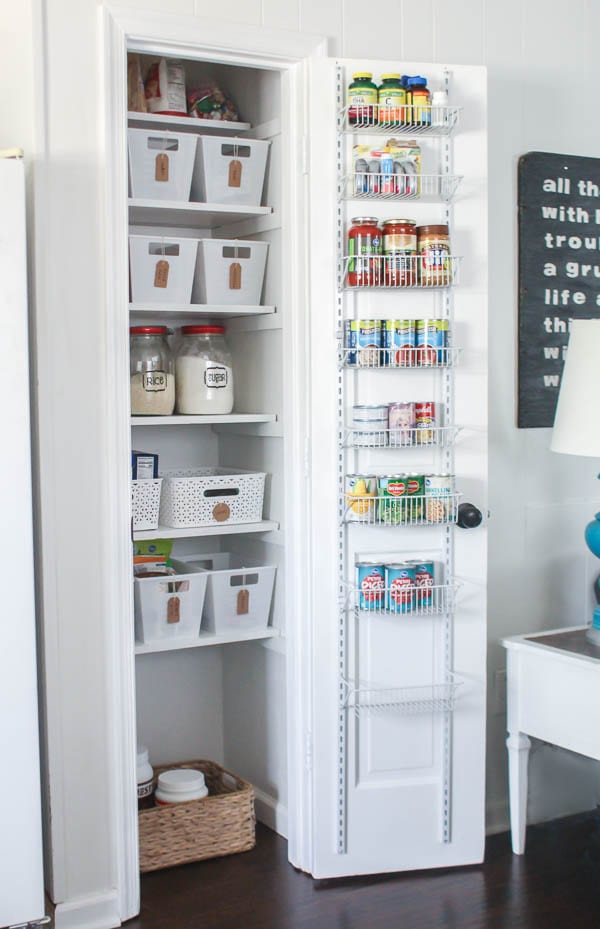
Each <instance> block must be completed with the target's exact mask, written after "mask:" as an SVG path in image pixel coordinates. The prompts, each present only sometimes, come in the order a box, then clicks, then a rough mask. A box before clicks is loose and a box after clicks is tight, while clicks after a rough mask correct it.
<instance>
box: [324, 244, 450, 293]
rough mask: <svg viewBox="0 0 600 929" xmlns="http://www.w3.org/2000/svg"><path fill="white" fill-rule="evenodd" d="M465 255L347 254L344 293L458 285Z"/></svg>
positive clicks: (344, 263) (342, 276) (427, 288)
mask: <svg viewBox="0 0 600 929" xmlns="http://www.w3.org/2000/svg"><path fill="white" fill-rule="evenodd" d="M461 261H462V256H459V255H447V254H446V253H445V252H437V253H435V255H433V257H432V255H431V254H429V255H344V257H343V258H342V267H341V268H340V282H341V284H342V286H343V287H344V289H345V290H365V289H367V290H371V289H374V288H377V289H381V288H386V289H388V290H414V289H415V288H418V289H421V290H436V289H437V290H440V289H443V288H446V287H453V286H454V285H455V284H458V283H459V272H460V263H461Z"/></svg>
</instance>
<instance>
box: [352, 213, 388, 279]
mask: <svg viewBox="0 0 600 929" xmlns="http://www.w3.org/2000/svg"><path fill="white" fill-rule="evenodd" d="M380 255H381V229H380V228H379V226H378V225H377V218H376V217H373V216H357V217H355V218H354V219H353V220H352V226H351V227H350V230H349V232H348V256H349V261H348V284H349V286H350V287H373V286H374V285H377V284H381V283H382V281H381V280H380V275H381V258H380Z"/></svg>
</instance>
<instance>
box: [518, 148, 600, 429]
mask: <svg viewBox="0 0 600 929" xmlns="http://www.w3.org/2000/svg"><path fill="white" fill-rule="evenodd" d="M574 317H578V318H585V319H589V318H591V317H600V158H582V157H579V156H578V155H557V154H552V153H550V152H528V153H527V154H526V155H523V156H522V157H521V158H520V159H519V409H518V426H519V427H520V428H526V427H531V426H552V425H553V423H554V411H555V409H556V401H557V400H558V389H559V386H560V378H561V374H562V369H563V364H564V360H565V357H566V348H567V341H568V333H569V320H570V319H573V318H574Z"/></svg>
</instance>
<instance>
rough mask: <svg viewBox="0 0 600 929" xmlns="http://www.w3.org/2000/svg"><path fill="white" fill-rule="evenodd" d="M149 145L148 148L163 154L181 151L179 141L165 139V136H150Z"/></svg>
mask: <svg viewBox="0 0 600 929" xmlns="http://www.w3.org/2000/svg"><path fill="white" fill-rule="evenodd" d="M147 144H148V148H151V149H154V150H155V151H156V150H158V151H161V152H176V151H177V150H178V149H179V139H165V138H164V136H150V138H149V139H148V140H147Z"/></svg>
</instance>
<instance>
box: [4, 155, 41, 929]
mask: <svg viewBox="0 0 600 929" xmlns="http://www.w3.org/2000/svg"><path fill="white" fill-rule="evenodd" d="M23 168H24V166H23V162H22V161H21V160H20V159H2V158H0V204H1V205H0V220H1V221H0V308H1V317H2V335H3V337H2V345H3V346H4V348H3V352H2V377H3V382H4V387H5V406H4V413H3V427H2V434H3V442H2V456H1V457H0V500H1V506H0V511H1V512H2V532H1V533H0V564H2V568H3V571H2V576H3V578H4V584H3V602H2V609H1V617H2V618H1V622H0V757H1V758H2V765H1V767H0V823H2V838H1V841H0V926H12V925H16V924H19V925H20V924H23V923H28V922H31V921H34V920H39V919H41V918H43V916H44V891H43V872H42V825H41V798H40V763H39V743H38V702H37V669H36V640H35V601H34V586H33V541H32V510H31V447H30V432H29V429H30V425H29V423H30V420H29V350H28V338H27V253H26V240H25V177H24V170H23Z"/></svg>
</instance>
